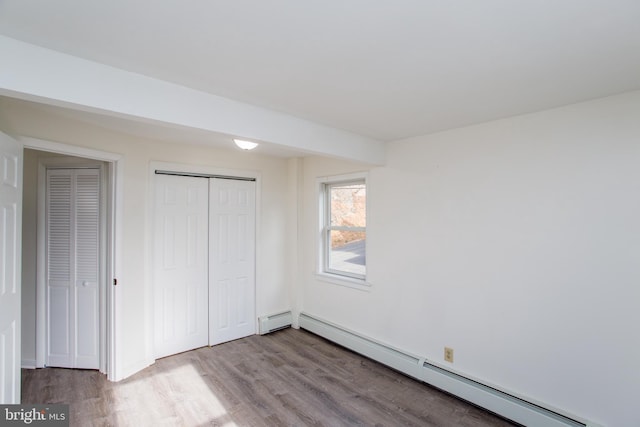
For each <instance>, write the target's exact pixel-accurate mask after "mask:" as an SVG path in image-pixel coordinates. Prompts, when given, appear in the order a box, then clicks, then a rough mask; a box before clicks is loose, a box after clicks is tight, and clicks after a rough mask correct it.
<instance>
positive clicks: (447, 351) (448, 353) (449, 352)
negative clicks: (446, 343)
mask: <svg viewBox="0 0 640 427" xmlns="http://www.w3.org/2000/svg"><path fill="white" fill-rule="evenodd" d="M444 361H445V362H449V363H453V349H452V348H449V347H445V348H444Z"/></svg>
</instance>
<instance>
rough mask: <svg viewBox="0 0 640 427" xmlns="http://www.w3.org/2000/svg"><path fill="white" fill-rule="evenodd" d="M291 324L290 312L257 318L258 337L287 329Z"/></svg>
mask: <svg viewBox="0 0 640 427" xmlns="http://www.w3.org/2000/svg"><path fill="white" fill-rule="evenodd" d="M292 323H293V316H292V315H291V311H283V312H282V313H277V314H272V315H269V316H262V317H260V318H258V325H259V332H260V335H265V334H268V333H270V332H275V331H277V330H280V329H284V328H288V327H289V326H291V324H292Z"/></svg>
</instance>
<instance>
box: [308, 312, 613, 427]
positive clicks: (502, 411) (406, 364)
mask: <svg viewBox="0 0 640 427" xmlns="http://www.w3.org/2000/svg"><path fill="white" fill-rule="evenodd" d="M299 321H300V327H301V328H302V329H306V330H308V331H310V332H313V333H314V334H316V335H319V336H321V337H323V338H326V339H328V340H329V341H333V342H335V343H336V344H340V345H342V346H343V347H346V348H348V349H350V350H353V351H355V352H356V353H360V354H362V355H364V356H366V357H368V358H370V359H373V360H375V361H377V362H380V363H382V364H384V365H387V366H389V367H391V368H393V369H395V370H397V371H400V372H402V373H403V374H405V375H408V376H410V377H413V378H415V379H417V380H419V381H422V382H425V383H427V384H429V385H432V386H434V387H436V388H439V389H441V390H444V391H446V392H448V393H451V394H453V395H455V396H457V397H459V398H461V399H463V400H466V401H468V402H470V403H473V404H474V405H477V406H480V407H482V408H484V409H486V410H488V411H490V412H493V413H495V414H498V415H500V416H503V417H505V418H507V419H510V420H512V421H515V422H517V423H519V424H522V425H524V426H540V427H547V426H548V427H601V426H599V425H598V424H595V423H592V422H589V421H585V420H582V419H580V418H579V417H574V416H570V415H566V414H560V413H558V412H557V411H555V410H552V409H549V408H545V407H543V406H541V405H539V404H535V403H532V402H530V401H528V400H525V399H523V398H521V397H517V396H515V395H513V394H511V393H508V392H505V391H502V390H499V389H497V388H494V387H491V386H489V385H486V384H483V383H481V382H478V381H476V380H473V379H470V378H467V377H465V376H463V375H460V374H458V373H455V372H452V371H449V370H447V369H444V368H442V367H440V366H437V365H436V364H433V363H431V362H429V361H427V360H426V359H425V358H421V357H419V356H416V355H412V354H409V353H407V352H405V351H403V350H399V349H397V348H394V347H391V346H388V345H386V344H384V343H381V342H379V341H377V340H374V339H372V338H368V337H366V336H363V335H361V334H358V333H356V332H353V331H350V330H348V329H346V328H343V327H341V326H339V325H336V324H334V323H331V322H328V321H326V320H323V319H320V318H318V317H316V316H312V315H309V314H307V313H301V314H300V320H299Z"/></svg>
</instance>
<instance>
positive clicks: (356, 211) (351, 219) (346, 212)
mask: <svg viewBox="0 0 640 427" xmlns="http://www.w3.org/2000/svg"><path fill="white" fill-rule="evenodd" d="M321 193H322V194H321V201H322V215H321V216H322V221H321V222H322V224H321V226H322V245H321V246H322V257H321V258H322V259H321V266H322V272H323V273H327V274H332V275H338V276H343V277H345V278H351V279H357V280H361V281H364V280H365V276H366V271H367V270H366V244H365V242H366V238H367V230H366V225H367V186H366V183H365V179H364V177H359V178H352V179H349V180H339V181H331V182H324V183H322V184H321Z"/></svg>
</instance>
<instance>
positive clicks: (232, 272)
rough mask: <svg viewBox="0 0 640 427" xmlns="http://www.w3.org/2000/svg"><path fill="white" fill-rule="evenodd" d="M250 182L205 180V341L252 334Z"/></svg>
mask: <svg viewBox="0 0 640 427" xmlns="http://www.w3.org/2000/svg"><path fill="white" fill-rule="evenodd" d="M255 199H256V183H255V182H254V181H241V180H233V179H217V178H215V179H211V185H210V204H211V209H210V212H211V214H210V220H209V224H210V227H211V230H210V236H211V237H210V253H209V265H210V280H211V283H210V294H209V295H210V302H209V322H210V326H209V343H210V345H215V344H220V343H223V342H226V341H231V340H234V339H238V338H243V337H246V336H249V335H253V334H255V333H256V318H255V292H256V291H255V222H256V200H255Z"/></svg>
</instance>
